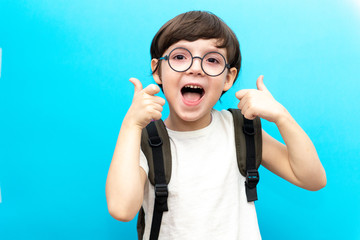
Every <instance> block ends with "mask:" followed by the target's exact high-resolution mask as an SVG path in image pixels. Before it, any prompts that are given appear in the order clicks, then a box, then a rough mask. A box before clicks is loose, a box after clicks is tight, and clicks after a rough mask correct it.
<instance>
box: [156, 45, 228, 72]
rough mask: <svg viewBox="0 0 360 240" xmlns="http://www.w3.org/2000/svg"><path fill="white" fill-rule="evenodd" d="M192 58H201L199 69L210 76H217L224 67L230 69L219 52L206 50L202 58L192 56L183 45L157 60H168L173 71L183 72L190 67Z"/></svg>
mask: <svg viewBox="0 0 360 240" xmlns="http://www.w3.org/2000/svg"><path fill="white" fill-rule="evenodd" d="M194 58H199V59H200V60H201V69H202V70H203V71H204V73H205V74H206V75H209V76H211V77H216V76H219V75H220V74H222V73H223V72H224V71H225V69H226V68H229V69H230V65H229V64H228V63H226V59H225V57H224V56H223V55H222V54H221V53H219V52H208V53H206V54H205V55H204V56H203V57H202V58H201V57H198V56H195V57H193V56H192V54H191V52H190V51H189V50H188V49H186V48H183V47H178V48H174V49H173V50H171V52H170V53H169V55H165V56H164V57H161V58H159V60H165V61H168V64H169V66H170V68H171V69H172V70H174V71H175V72H185V71H187V70H189V69H190V68H191V66H192V64H193V61H194Z"/></svg>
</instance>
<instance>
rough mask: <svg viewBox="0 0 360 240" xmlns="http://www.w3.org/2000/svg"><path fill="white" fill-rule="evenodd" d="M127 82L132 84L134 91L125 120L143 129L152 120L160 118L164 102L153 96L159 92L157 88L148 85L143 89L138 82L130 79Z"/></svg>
mask: <svg viewBox="0 0 360 240" xmlns="http://www.w3.org/2000/svg"><path fill="white" fill-rule="evenodd" d="M129 81H130V82H131V83H132V84H134V87H135V89H134V96H133V101H132V104H131V106H130V109H129V111H128V113H127V114H126V117H125V118H126V120H128V121H130V122H132V123H134V124H136V126H138V127H139V128H141V129H143V128H144V127H146V126H147V125H148V124H149V123H150V122H151V121H152V120H159V119H160V118H161V116H162V114H161V112H162V110H163V106H164V104H165V100H164V99H163V98H161V97H158V96H155V94H157V93H159V92H160V88H159V86H157V85H155V84H150V85H149V86H147V87H146V88H144V89H143V86H142V84H141V82H140V80H138V79H136V78H130V80H129Z"/></svg>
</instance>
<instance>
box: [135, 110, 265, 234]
mask: <svg viewBox="0 0 360 240" xmlns="http://www.w3.org/2000/svg"><path fill="white" fill-rule="evenodd" d="M167 130H168V134H169V137H170V145H171V154H172V173H171V180H170V183H169V186H168V189H169V197H168V208H169V211H168V212H164V214H163V218H162V222H161V227H160V234H159V239H172V240H173V239H181V240H187V239H194V240H200V239H207V240H213V239H214V240H215V239H221V240H223V239H227V240H235V239H246V240H251V239H261V235H260V230H259V226H258V221H257V216H256V210H255V205H254V203H253V202H251V203H248V202H247V200H246V194H245V185H244V182H245V178H244V177H243V176H242V175H241V174H240V172H239V169H238V166H237V161H236V150H235V140H234V139H235V136H234V125H233V118H232V115H231V113H230V112H229V111H226V110H223V111H221V112H219V111H216V110H213V111H212V121H211V123H210V125H209V126H207V127H205V128H203V129H200V130H196V131H190V132H178V131H172V130H170V129H167ZM140 166H141V167H142V168H143V169H144V170H145V172H146V173H148V171H149V167H148V163H147V160H146V158H145V155H144V154H143V153H141V157H140ZM154 200H155V193H154V186H152V185H151V183H150V182H149V181H148V180H147V182H146V184H145V193H144V202H143V208H144V211H145V233H144V239H146V240H147V239H149V235H150V229H151V222H152V215H153V209H154Z"/></svg>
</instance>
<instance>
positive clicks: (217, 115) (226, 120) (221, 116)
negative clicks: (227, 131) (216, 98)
mask: <svg viewBox="0 0 360 240" xmlns="http://www.w3.org/2000/svg"><path fill="white" fill-rule="evenodd" d="M212 116H213V118H214V120H215V122H218V123H220V124H222V125H224V126H226V127H228V126H233V124H234V121H233V116H232V114H231V112H230V111H228V110H221V111H218V110H215V109H213V110H212Z"/></svg>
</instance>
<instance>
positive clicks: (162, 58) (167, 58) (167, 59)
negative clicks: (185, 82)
mask: <svg viewBox="0 0 360 240" xmlns="http://www.w3.org/2000/svg"><path fill="white" fill-rule="evenodd" d="M176 49H184V50H186V51H188V52H189V53H190V56H191V64H190V66H189V67H188V68H187V69H185V70H182V71H178V70H175V69H174V68H173V67H172V66H171V64H170V61H169V56H170V55H171V53H172V52H173V51H175V50H176ZM210 53H217V54H220V56H221V57H223V59H224V61H225V66H224V69H223V70H222V71H221V72H220V73H219V74H216V75H210V74H208V73H207V72H206V71H205V70H204V68H203V60H204V58H205V56H206V55H208V54H210ZM194 58H199V59H200V60H201V62H200V66H201V69H202V71H203V72H204V73H205V74H206V75H208V76H210V77H217V76H220V75H221V74H222V73H223V72H224V71H225V69H226V68H228V69H230V68H231V66H230V64H229V63H227V62H226V58H225V57H224V55H222V54H221V53H219V52H216V51H211V52H207V53H205V54H204V56H203V57H199V56H195V57H193V55H192V53H191V52H190V50H189V49H187V48H184V47H177V48H174V49H173V50H171V51H170V53H169V54H168V55H165V56H164V57H161V58H159V59H158V60H159V61H161V60H165V61H168V65H169V67H170V68H171V69H172V70H174V71H175V72H186V71H187V70H189V69H190V68H191V66H192V65H193V63H194Z"/></svg>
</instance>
